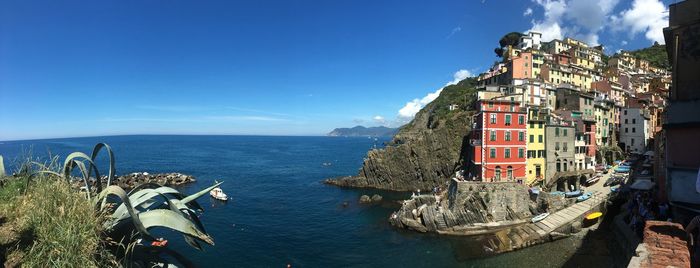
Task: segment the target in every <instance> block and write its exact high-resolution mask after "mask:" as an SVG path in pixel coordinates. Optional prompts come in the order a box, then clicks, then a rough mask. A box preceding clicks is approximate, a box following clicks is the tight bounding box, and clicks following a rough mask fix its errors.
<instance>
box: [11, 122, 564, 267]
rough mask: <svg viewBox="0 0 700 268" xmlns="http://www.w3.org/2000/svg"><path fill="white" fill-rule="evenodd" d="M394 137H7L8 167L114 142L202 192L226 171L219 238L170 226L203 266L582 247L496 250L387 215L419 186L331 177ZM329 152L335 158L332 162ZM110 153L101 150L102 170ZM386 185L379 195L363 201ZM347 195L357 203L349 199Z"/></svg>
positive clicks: (448, 263)
mask: <svg viewBox="0 0 700 268" xmlns="http://www.w3.org/2000/svg"><path fill="white" fill-rule="evenodd" d="M385 141H387V140H381V139H380V140H377V141H375V140H374V139H369V138H345V137H277V136H160V135H145V136H108V137H89V138H69V139H50V140H30V141H5V142H0V154H1V155H3V156H4V157H5V165H6V168H7V169H8V172H11V169H13V168H15V167H16V161H17V160H18V159H21V158H22V157H24V156H26V155H27V154H29V153H31V154H32V155H33V156H35V157H43V158H46V157H47V156H48V155H49V154H52V155H59V156H61V157H65V156H66V155H67V154H68V153H70V152H73V151H82V152H86V153H88V154H89V152H90V151H91V150H92V147H93V146H94V144H95V143H97V142H106V143H108V144H110V145H111V146H112V148H113V150H114V152H115V155H116V166H117V174H126V173H131V172H141V171H145V172H149V173H159V172H181V173H185V174H190V175H193V176H195V177H196V179H197V182H196V183H193V184H190V185H187V186H185V187H182V188H181V191H183V192H185V193H194V192H196V191H198V190H199V189H202V188H205V187H207V186H209V185H211V184H212V183H213V182H214V181H215V180H218V181H224V184H223V185H222V186H221V188H222V189H223V190H224V192H226V193H227V194H228V195H229V196H230V197H231V200H229V201H228V202H227V203H222V202H219V201H215V200H212V199H211V198H210V197H209V196H204V197H202V198H200V199H199V200H198V202H200V204H201V205H202V206H203V207H204V208H205V211H204V213H203V214H202V216H201V220H202V222H203V224H204V226H205V227H206V229H207V232H208V233H209V234H210V235H211V236H212V237H213V238H214V241H215V243H216V245H215V246H208V245H204V251H197V250H195V249H193V248H190V247H189V246H188V245H187V244H186V243H185V242H184V240H183V239H182V237H181V236H180V235H178V234H176V233H171V232H164V235H165V236H166V239H168V240H169V245H168V246H169V247H171V248H172V249H174V250H176V251H178V252H180V253H181V254H183V255H185V256H186V257H187V258H189V259H190V260H191V261H193V262H194V263H196V264H197V265H199V266H201V267H286V265H287V264H291V265H292V267H513V266H517V267H560V266H567V265H566V262H567V261H568V260H569V258H570V257H571V256H572V254H573V252H574V251H575V249H576V248H575V244H576V243H575V240H573V239H564V240H559V241H557V242H554V243H549V244H545V245H541V246H536V247H531V248H527V249H524V250H519V251H516V252H512V253H506V254H501V255H497V256H488V257H487V256H483V254H482V253H481V244H480V240H479V238H478V237H457V238H455V237H445V236H438V235H434V234H421V233H415V232H411V231H405V230H397V229H395V228H393V227H391V226H390V225H389V223H388V221H387V218H388V217H389V215H390V214H391V212H393V211H395V210H397V209H398V208H399V204H398V202H397V201H398V200H402V199H405V198H408V197H409V196H410V193H401V192H385V191H379V190H371V189H346V188H338V187H335V186H330V185H325V184H323V183H322V182H321V181H322V180H324V179H326V178H331V177H337V176H345V175H354V174H357V172H358V169H359V168H360V167H361V166H362V161H363V158H364V157H365V156H366V153H367V151H368V150H370V149H371V148H374V147H375V146H377V147H381V146H382V143H383V142H385ZM327 162H330V163H332V165H330V166H327V165H323V163H327ZM106 164H107V160H106V157H105V156H104V155H103V156H101V157H100V158H99V159H98V165H99V166H101V167H100V170H101V172H102V173H105V174H106V172H107V169H106V167H105V166H106ZM375 193H377V194H381V195H382V196H384V201H383V202H382V203H381V204H377V205H361V204H359V203H358V202H357V200H358V199H359V197H360V195H363V194H369V195H372V194H375ZM343 202H348V203H349V206H347V207H344V206H343V205H342V204H343Z"/></svg>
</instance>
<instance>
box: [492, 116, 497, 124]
mask: <svg viewBox="0 0 700 268" xmlns="http://www.w3.org/2000/svg"><path fill="white" fill-rule="evenodd" d="M495 123H496V114H491V124H495Z"/></svg>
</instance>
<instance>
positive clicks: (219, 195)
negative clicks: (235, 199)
mask: <svg viewBox="0 0 700 268" xmlns="http://www.w3.org/2000/svg"><path fill="white" fill-rule="evenodd" d="M209 195H211V197H213V198H214V199H216V200H221V201H227V200H228V195H226V194H225V193H224V191H222V190H221V188H219V187H216V188H214V189H212V190H211V191H209Z"/></svg>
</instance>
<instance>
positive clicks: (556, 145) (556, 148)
mask: <svg viewBox="0 0 700 268" xmlns="http://www.w3.org/2000/svg"><path fill="white" fill-rule="evenodd" d="M554 150H557V151H558V150H559V142H556V143H554Z"/></svg>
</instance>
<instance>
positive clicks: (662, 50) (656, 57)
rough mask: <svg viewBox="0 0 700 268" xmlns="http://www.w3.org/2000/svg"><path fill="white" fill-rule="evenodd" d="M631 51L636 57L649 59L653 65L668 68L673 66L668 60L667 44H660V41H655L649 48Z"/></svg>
mask: <svg viewBox="0 0 700 268" xmlns="http://www.w3.org/2000/svg"><path fill="white" fill-rule="evenodd" d="M629 53H630V54H631V55H632V56H634V57H635V58H638V59H643V60H647V61H649V63H650V64H651V65H653V66H656V67H660V68H664V69H667V70H668V69H670V68H671V64H670V63H669V62H668V54H666V45H659V43H657V42H654V45H652V46H650V47H648V48H642V49H639V50H634V51H629Z"/></svg>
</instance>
